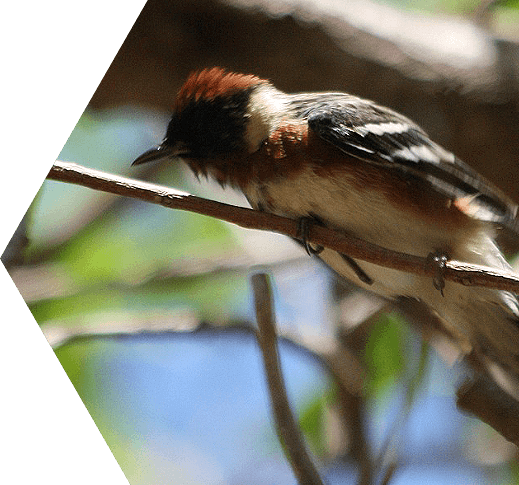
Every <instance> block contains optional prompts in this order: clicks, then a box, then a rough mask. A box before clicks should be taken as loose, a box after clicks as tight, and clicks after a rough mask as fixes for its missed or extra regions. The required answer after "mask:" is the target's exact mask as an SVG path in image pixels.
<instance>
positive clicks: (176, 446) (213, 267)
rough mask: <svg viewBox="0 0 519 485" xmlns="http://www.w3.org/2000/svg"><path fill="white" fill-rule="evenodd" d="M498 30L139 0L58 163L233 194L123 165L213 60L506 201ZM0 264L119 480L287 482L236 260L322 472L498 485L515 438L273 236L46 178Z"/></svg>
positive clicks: (518, 141)
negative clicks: (414, 142)
mask: <svg viewBox="0 0 519 485" xmlns="http://www.w3.org/2000/svg"><path fill="white" fill-rule="evenodd" d="M92 35H95V32H92ZM518 39H519V2H518V1H517V0H513V1H512V0H511V1H501V2H492V1H484V0H483V1H481V0H478V1H474V0H463V1H448V0H422V1H415V2H408V1H406V0H392V1H389V0H388V1H387V2H385V3H384V2H377V3H375V2H370V1H364V0H357V1H355V0H352V1H348V2H345V1H339V0H320V1H318V2H317V1H314V0H278V1H276V0H274V1H266V0H226V1H224V0H219V1H218V0H198V1H196V2H195V1H184V2H171V1H166V0H150V1H148V3H147V4H146V6H145V7H144V9H143V11H142V13H141V15H140V17H139V18H138V20H137V22H136V23H135V25H134V27H133V28H132V30H131V32H130V34H129V35H128V37H127V39H126V40H125V42H124V44H123V45H122V47H121V49H120V51H119V53H118V54H117V56H116V58H115V59H114V62H113V63H112V65H111V67H110V68H109V70H108V71H107V73H106V75H105V77H104V78H103V80H102V82H101V84H100V85H99V88H98V89H97V91H96V93H95V94H94V96H93V98H92V100H91V102H90V103H89V106H88V107H87V108H86V110H85V112H84V114H83V116H82V117H81V119H80V120H79V121H78V124H77V126H76V127H75V129H74V131H73V133H72V134H71V136H70V138H69V140H68V142H67V144H66V145H65V147H64V148H63V150H62V152H61V154H60V157H59V159H60V160H64V161H72V162H76V163H79V164H81V165H85V166H88V167H92V168H96V169H101V170H104V171H108V172H112V173H116V174H123V175H127V176H131V177H136V178H141V179H144V180H150V181H153V182H156V183H160V184H164V185H168V186H172V187H175V188H179V189H181V190H185V191H187V192H190V193H194V194H197V195H200V196H203V197H207V198H212V199H216V200H220V201H224V202H229V203H233V204H237V205H247V204H246V201H245V200H244V199H243V197H241V196H240V195H239V194H237V193H235V192H233V191H230V190H227V191H223V190H222V189H221V188H220V187H219V186H218V185H216V184H213V183H210V182H207V181H205V180H203V181H202V183H199V182H198V181H197V180H196V179H195V178H194V177H193V176H192V175H191V174H190V173H189V172H188V171H187V170H186V169H185V168H184V167H183V166H182V165H181V164H179V165H172V164H170V165H167V166H166V165H160V164H159V165H154V166H150V167H146V166H145V167H144V168H143V169H141V170H138V169H136V168H130V164H131V162H132V161H133V160H134V159H135V158H136V157H137V156H138V155H139V154H140V153H142V152H143V151H145V150H146V149H148V148H150V147H152V146H153V145H156V144H157V143H159V142H160V141H161V139H162V137H163V135H164V132H165V127H166V124H167V121H168V117H169V115H170V113H171V110H172V107H173V104H174V99H175V95H176V92H177V90H178V88H179V87H180V85H181V84H182V82H183V81H184V79H185V78H186V76H187V75H188V74H189V72H191V71H192V70H194V69H200V68H203V67H208V66H214V65H218V66H222V67H226V68H228V69H230V70H236V71H240V72H245V73H254V74H257V75H259V76H261V77H265V78H268V79H271V80H272V82H273V83H274V84H275V85H276V87H278V88H279V89H282V90H285V91H287V92H296V91H320V90H339V91H347V92H351V93H353V94H356V95H359V96H363V97H367V98H370V99H373V100H376V101H377V102H379V103H381V104H384V105H387V106H390V107H392V108H394V109H396V110H398V111H400V112H402V113H404V114H406V115H407V116H409V117H411V118H412V119H414V120H415V121H417V122H418V123H419V124H421V125H422V126H423V127H424V128H425V129H426V131H428V132H429V133H430V134H431V136H432V137H433V138H434V139H435V140H436V141H438V142H440V143H441V144H443V145H444V146H445V147H446V148H448V149H450V150H453V151H454V152H455V153H456V154H457V155H458V156H460V158H462V159H463V160H464V161H466V162H467V163H469V164H471V165H472V166H473V167H475V168H476V169H477V170H479V171H480V172H481V173H482V174H484V175H485V176H486V177H487V178H489V179H490V180H492V181H493V182H494V183H495V184H497V185H498V186H499V187H501V188H502V189H503V190H504V191H505V192H506V193H508V194H509V195H510V196H511V197H512V198H514V199H515V200H516V201H519V184H518V182H519V173H518V170H517V162H518V160H519V110H518V107H519V83H518V80H519V49H518V45H517V40H518ZM64 69H66V66H64ZM503 243H504V244H505V245H506V244H508V245H509V247H510V250H513V249H515V248H514V247H513V245H512V244H510V243H511V242H510V241H507V240H506V238H505V237H504V238H503ZM2 261H3V262H4V264H5V265H6V266H7V268H8V269H9V271H10V274H11V276H12V277H13V280H14V281H15V283H16V285H17V287H18V289H19V290H20V292H21V293H22V295H23V297H24V299H25V301H26V302H27V304H28V305H29V307H30V309H31V311H32V313H33V315H34V317H35V319H36V320H37V322H38V323H39V324H40V326H41V328H42V330H43V332H44V334H45V336H46V337H47V339H48V341H49V343H50V344H51V345H52V346H53V348H54V349H55V351H56V354H57V356H58V358H59V360H60V362H61V363H62V365H63V366H64V368H65V370H66V372H67V374H68V375H69V377H70V379H71V380H72V382H73V384H74V385H75V387H76V389H77V391H78V393H79V394H80V396H81V398H82V399H83V402H84V403H85V405H86V407H87V408H88V410H89V412H90V414H91V415H92V417H93V418H94V420H95V422H96V424H97V426H98V427H99V429H100V431H101V433H102V434H103V436H104V438H105V439H106V441H107V443H108V445H109V446H110V448H111V450H112V451H113V453H114V455H115V457H116V459H117V460H118V462H119V464H120V465H121V467H122V469H123V471H124V473H125V474H126V476H127V477H128V480H129V481H130V483H131V484H132V485H133V484H135V485H137V484H139V485H140V484H157V483H162V484H181V485H184V484H185V485H191V484H204V485H206V484H209V485H211V484H215V485H224V484H225V485H228V484H229V485H238V484H244V483H246V484H249V485H253V484H294V483H296V482H295V479H294V477H293V475H292V472H291V470H290V467H289V466H288V464H287V463H286V460H285V457H284V454H283V450H282V448H281V447H280V445H279V443H278V441H277V438H276V434H275V430H274V428H273V419H272V417H271V414H270V410H269V401H268V397H267V393H266V383H265V377H264V374H263V369H262V364H261V359H260V354H259V350H258V347H257V344H256V342H255V339H254V335H253V332H252V330H253V328H254V319H255V317H254V313H253V304H252V296H251V288H250V281H249V278H250V275H251V274H252V273H253V272H257V271H265V272H267V273H268V274H270V275H271V277H272V281H273V284H274V288H275V306H276V318H277V322H278V326H279V330H280V334H281V335H282V337H283V340H282V344H281V357H282V364H283V371H284V374H285V379H286V383H287V388H288V391H289V396H290V399H291V401H292V404H293V408H294V410H295V411H296V412H297V414H298V417H299V420H300V423H301V426H302V428H303V430H304V431H305V434H306V437H307V439H308V444H309V447H310V449H311V451H312V453H313V454H314V456H315V457H316V461H317V462H318V463H319V466H320V469H321V471H322V474H323V476H324V477H325V478H326V480H327V483H329V484H331V485H333V484H339V483H341V484H343V483H352V484H354V483H371V482H374V481H375V480H376V479H379V478H380V477H381V476H382V475H384V474H386V473H388V471H391V473H390V481H389V483H392V484H415V483H431V484H444V483H445V484H458V483H459V484H467V483H470V484H514V483H519V466H518V464H517V457H518V455H517V449H516V448H515V447H514V446H513V445H510V444H509V443H508V442H506V441H505V440H504V439H503V438H502V437H501V436H500V435H498V434H497V433H496V432H495V431H493V430H492V429H491V428H489V427H488V426H486V425H484V424H483V423H481V422H480V421H478V420H477V419H474V418H471V417H468V416H466V415H463V414H462V413H461V412H459V411H458V410H457V409H456V404H455V391H456V389H457V387H459V384H460V382H461V381H462V379H463V375H464V369H463V368H462V367H461V366H460V365H458V364H456V363H455V356H454V357H453V356H452V354H451V353H449V350H448V349H445V348H443V347H442V346H440V345H436V349H435V350H429V347H428V346H426V345H422V343H421V338H420V335H419V332H417V331H416V330H415V328H414V327H413V326H412V325H409V324H408V323H407V322H406V320H405V318H403V317H402V315H401V313H400V312H399V311H398V309H396V308H392V307H389V306H388V305H386V303H385V302H383V301H381V300H379V299H377V298H374V297H372V296H370V295H368V294H366V293H364V292H361V291H359V290H357V289H355V288H353V287H350V286H348V285H346V284H344V283H341V282H337V281H336V280H335V278H334V276H333V274H331V273H330V272H329V271H328V270H327V269H326V268H325V267H323V266H322V265H320V264H319V262H318V261H316V260H315V258H309V257H308V256H307V255H306V253H304V252H303V251H302V250H301V249H300V248H299V247H298V246H297V245H296V244H295V243H293V242H291V241H290V240H288V239H287V238H285V237H283V236H279V235H274V234H269V233H262V232H257V231H247V230H242V229H240V228H237V227H235V226H231V225H228V224H225V223H223V222H221V221H219V220H215V219H211V218H208V217H203V216H199V215H195V214H190V213H185V212H180V211H172V210H167V209H165V208H161V207H157V206H153V205H151V204H146V203H142V202H138V201H134V200H127V199H123V198H117V197H114V196H111V195H107V194H103V193H100V192H95V191H93V190H90V189H86V188H82V187H76V186H72V185H68V184H64V183H58V182H52V181H46V182H45V183H44V184H43V186H42V188H41V190H40V192H39V194H38V195H37V197H36V199H35V200H34V202H33V204H32V206H31V208H30V210H29V212H28V213H27V215H26V217H25V218H24V220H23V221H22V223H21V224H20V227H19V228H18V231H17V232H16V234H15V235H14V236H13V239H12V241H11V243H10V245H9V246H8V248H7V250H6V252H5V253H4V255H3V257H2ZM437 350H440V354H438V352H437ZM453 362H454V363H453Z"/></svg>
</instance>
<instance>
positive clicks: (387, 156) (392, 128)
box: [291, 93, 518, 232]
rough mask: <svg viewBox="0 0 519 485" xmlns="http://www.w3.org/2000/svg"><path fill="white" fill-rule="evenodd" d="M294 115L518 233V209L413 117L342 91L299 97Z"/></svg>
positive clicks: (347, 148)
mask: <svg viewBox="0 0 519 485" xmlns="http://www.w3.org/2000/svg"><path fill="white" fill-rule="evenodd" d="M291 107H292V112H293V113H294V116H296V117H298V118H304V119H307V120H308V126H309V128H310V129H311V130H313V131H314V132H315V133H316V134H317V135H318V136H319V137H320V138H322V139H323V140H326V141H327V142H329V143H331V144H332V145H334V146H335V147H337V148H339V149H340V150H342V151H343V152H344V153H346V154H348V155H351V156H354V157H356V158H359V159H361V160H364V161H366V162H367V163H372V164H378V165H382V166H385V167H391V168H394V169H395V170H398V171H400V172H402V173H406V174H409V175H413V176H416V177H420V178H421V179H424V180H426V181H427V182H428V183H429V184H430V185H431V186H432V187H433V188H434V189H435V190H437V191H438V192H441V193H443V194H444V195H445V196H446V197H449V198H451V199H453V200H456V199H459V198H463V197H470V198H472V201H471V205H472V206H473V207H476V208H477V210H476V211H474V217H477V218H479V219H481V220H485V221H490V222H495V223H497V224H500V225H503V226H506V227H508V228H510V229H512V230H513V231H514V232H518V230H517V222H516V220H515V216H516V213H517V205H516V204H514V203H513V202H512V201H511V200H510V199H509V198H508V197H507V196H506V195H504V194H503V193H502V192H501V191H500V190H499V189H498V188H497V187H495V186H494V185H492V184H491V183H490V182H488V181H487V180H485V179H483V178H482V177H481V176H480V175H479V174H478V173H477V172H476V171H475V170H473V169H472V168H471V167H469V166H468V165H467V164H465V163H463V162H462V161H461V160H459V159H457V158H456V157H455V156H454V155H453V154H452V153H450V152H448V151H446V150H444V149H443V148H442V147H440V146H439V145H437V144H436V143H434V142H432V141H431V140H430V139H429V137H428V136H427V134H426V133H425V132H424V131H423V130H422V129H421V128H420V127H419V126H417V125H416V124H415V123H413V122H412V121H411V120H409V119H408V118H406V117H404V116H402V115H400V114H398V113H396V112H395V111H392V110H390V109H389V108H384V107H382V106H378V105H376V104H374V103H372V102H370V101H367V100H363V99H360V98H356V97H354V96H350V95H347V94H342V93H315V94H295V95H292V96H291Z"/></svg>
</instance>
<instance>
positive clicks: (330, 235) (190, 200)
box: [47, 161, 519, 293]
mask: <svg viewBox="0 0 519 485" xmlns="http://www.w3.org/2000/svg"><path fill="white" fill-rule="evenodd" d="M47 178H49V179H52V180H59V181H62V182H70V183H74V184H78V185H82V186H84V187H89V188H92V189H96V190H102V191H104V192H109V193H112V194H116V195H123V196H126V197H132V198H134V199H140V200H144V201H147V202H151V203H154V204H158V205H161V206H164V207H168V208H173V209H180V210H186V211H190V212H196V213H198V214H203V215H207V216H211V217H217V218H218V219H221V220H224V221H227V222H230V223H233V224H237V225H238V226H241V227H244V228H247V229H259V230H268V231H272V232H277V233H281V234H285V235H287V236H290V237H292V238H298V236H299V234H298V233H299V223H298V221H296V220H293V219H288V218H286V217H281V216H277V215H274V214H269V213H266V212H260V211H255V210H252V209H247V208H244V207H237V206H233V205H229V204H224V203H221V202H216V201H212V200H208V199H204V198H201V197H196V196H194V195H191V194H188V193H187V192H181V191H179V190H175V189H171V188H169V187H164V186H161V185H155V184H150V183H146V182H141V181H137V180H133V179H129V178H126V177H120V176H117V175H112V174H109V173H106V172H101V171H99V170H94V169H91V168H87V167H83V166H81V165H77V164H74V163H68V162H61V161H57V162H56V163H55V164H54V166H53V167H52V169H51V170H50V172H49V174H48V176H47ZM308 240H309V241H310V242H313V243H315V244H320V245H322V246H325V247H327V248H330V249H334V250H336V251H339V252H340V253H344V254H347V255H348V256H350V257H352V258H355V259H360V260H362V261H367V262H369V263H373V264H377V265H380V266H385V267H388V268H392V269H396V270H400V271H406V272H409V273H414V274H417V275H420V276H427V277H431V278H432V277H435V276H437V267H436V266H434V265H431V262H430V260H428V259H427V258H422V257H419V256H413V255H409V254H404V253H400V252H397V251H392V250H389V249H386V248H383V247H381V246H377V245H376V244H372V243H369V242H367V241H363V240H362V239H358V238H356V237H354V236H352V235H349V234H346V233H343V232H337V231H334V230H332V229H329V228H326V227H322V226H319V225H316V224H314V225H311V226H310V228H309V231H308ZM442 276H443V278H444V279H445V280H449V281H453V282H456V283H459V284H462V285H465V286H486V287H489V288H495V289H499V290H506V291H512V292H514V293H519V277H518V276H516V275H514V274H512V273H508V272H505V271H499V270H496V269H494V268H488V267H484V266H479V265H474V264H468V263H463V262H459V261H447V263H446V265H445V269H444V270H443V272H442ZM431 284H432V282H431Z"/></svg>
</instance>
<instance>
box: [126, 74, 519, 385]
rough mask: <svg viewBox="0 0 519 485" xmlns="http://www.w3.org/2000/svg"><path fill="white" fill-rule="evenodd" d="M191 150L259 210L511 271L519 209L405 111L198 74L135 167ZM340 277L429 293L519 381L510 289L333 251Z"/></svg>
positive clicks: (190, 160)
mask: <svg viewBox="0 0 519 485" xmlns="http://www.w3.org/2000/svg"><path fill="white" fill-rule="evenodd" d="M177 157H180V158H182V159H183V160H184V161H185V162H186V163H187V164H188V166H189V167H190V168H191V169H192V170H193V172H194V173H195V174H196V175H197V176H199V175H204V176H210V177H213V178H214V179H216V180H217V181H218V182H219V183H220V184H222V185H223V186H231V187H234V188H237V189H239V190H241V191H242V192H243V193H244V194H245V196H246V197H247V199H248V201H249V202H250V204H251V206H252V207H253V208H255V209H258V210H262V211H267V212H272V213H275V214H279V215H283V216H287V217H291V218H295V219H303V220H308V218H309V219H310V220H311V219H315V220H316V221H318V222H319V223H320V224H324V225H326V226H328V227H330V228H333V229H335V230H340V231H345V232H348V233H350V234H353V235H356V236H357V237H360V238H362V239H365V240H367V241H370V242H372V243H375V244H378V245H380V246H384V247H386V248H389V249H393V250H396V251H400V252H403V253H408V254H413V255H417V256H423V257H427V256H429V255H431V254H444V255H446V256H448V257H449V258H452V259H457V260H460V261H465V262H468V263H475V264H480V265H485V266H490V267H493V268H499V269H506V270H509V269H510V266H509V265H508V263H507V262H506V261H505V259H504V257H503V255H502V253H501V252H500V250H499V249H498V248H497V246H496V244H495V234H496V228H497V227H499V226H503V227H510V228H512V229H515V227H516V226H515V225H516V213H517V205H515V204H514V203H512V202H511V201H510V200H509V199H508V198H507V197H506V196H505V195H504V194H503V193H501V192H500V191H499V190H498V189H497V188H496V187H494V186H493V185H492V184H490V183H489V182H488V181H486V180H485V179H483V178H482V177H481V176H480V175H478V174H477V173H476V172H475V171H474V170H473V169H472V168H470V167H469V166H468V165H466V164H465V163H463V162H462V161H460V160H459V159H457V158H456V157H455V156H454V155H453V154H452V153H450V152H448V151H447V150H445V149H443V148H442V147H440V146H439V145H437V144H436V143H434V142H433V141H431V140H430V139H429V137H428V136H427V135H426V133H424V131H423V130H422V129H421V128H420V127H418V126H417V125H416V124H415V123H413V122H412V121H410V120H409V119H407V118H406V117H404V116H402V115H400V114H398V113H396V112H394V111H392V110H390V109H388V108H385V107H382V106H379V105H377V104H375V103H373V102H371V101H368V100H365V99H361V98H358V97H355V96H351V95H349V94H344V93H338V92H323V93H300V94H285V93H284V92H282V91H279V90H278V89H276V88H275V87H274V86H273V85H272V84H271V83H270V82H269V81H267V80H264V79H260V78H259V77H256V76H254V75H245V74H237V73H230V72H226V71H225V70H223V69H220V68H211V69H204V70H202V71H200V72H196V73H193V74H191V75H190V76H189V78H188V79H187V81H186V82H185V84H184V85H183V86H182V88H181V89H180V91H179V93H178V96H177V98H176V106H175V111H174V113H173V116H172V118H171V121H170V122H169V125H168V128H167V132H166V135H165V138H164V140H163V142H162V143H161V145H160V146H158V147H157V148H154V149H152V150H150V151H148V152H146V153H145V154H143V155H141V156H140V157H139V158H138V159H137V160H135V162H134V164H141V163H146V162H150V161H152V160H157V159H161V158H168V159H175V158H177ZM318 256H319V257H320V258H321V259H322V260H323V261H324V262H325V263H326V264H328V265H329V266H330V267H331V268H332V269H334V270H335V271H336V272H337V273H338V274H339V275H341V276H343V277H345V278H347V279H349V280H351V281H353V282H354V283H356V284H357V285H359V286H361V287H363V288H365V289H367V290H369V291H373V292H375V293H377V294H379V295H382V296H384V297H386V298H389V299H396V298H399V297H407V298H410V299H415V300H418V301H420V302H421V303H422V304H424V305H426V306H427V307H428V309H429V310H430V311H431V312H432V313H433V314H434V315H435V316H436V317H438V318H439V320H440V321H441V322H442V324H443V325H444V326H445V329H446V330H447V331H448V333H449V334H450V335H451V336H452V337H453V339H454V340H455V341H456V343H457V345H458V346H459V348H460V349H461V350H462V351H463V352H464V353H469V352H472V351H476V352H477V353H478V354H479V355H481V356H483V359H485V360H486V361H488V362H490V363H493V364H497V365H499V366H500V368H501V369H503V370H505V371H506V372H507V373H511V374H512V375H513V376H515V377H519V305H518V302H517V299H516V297H515V296H514V295H512V294H511V293H508V292H505V291H498V290H493V289H488V288H482V287H468V286H462V285H459V284H456V283H452V282H446V283H445V288H443V290H442V291H439V289H438V288H437V286H438V285H436V287H435V285H434V284H433V282H432V281H431V278H425V277H420V276H416V275H414V274H408V273H404V272H401V271H397V270H393V269H388V268H384V267H381V266H377V265H374V264H370V263H366V262H363V261H355V260H353V259H352V258H350V257H349V256H348V255H344V254H340V253H337V252H335V251H333V250H330V249H324V250H322V251H321V252H319V254H318Z"/></svg>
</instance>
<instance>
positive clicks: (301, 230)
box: [297, 214, 373, 285]
mask: <svg viewBox="0 0 519 485" xmlns="http://www.w3.org/2000/svg"><path fill="white" fill-rule="evenodd" d="M310 224H321V225H324V223H323V221H322V220H321V219H320V218H319V217H318V216H316V215H314V214H310V215H309V216H307V217H301V218H300V219H299V227H298V230H297V238H298V239H299V240H300V241H301V242H302V244H303V246H304V248H305V250H306V252H307V253H308V255H309V256H312V255H314V254H317V255H318V254H319V253H321V252H322V251H323V250H324V247H323V246H321V245H318V246H317V247H315V248H314V247H313V246H312V245H311V244H310V243H309V242H308V230H309V227H310ZM340 255H341V258H342V259H343V260H344V262H345V263H347V264H348V265H349V267H350V268H351V269H352V271H353V272H354V273H355V274H356V275H357V277H358V278H359V280H360V281H362V282H363V283H365V284H367V285H372V284H373V279H372V278H371V277H370V276H368V275H367V274H366V273H365V272H364V270H363V269H362V268H361V267H360V266H359V264H358V263H357V261H355V260H354V259H353V258H350V257H349V256H348V255H346V254H342V253H340Z"/></svg>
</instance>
